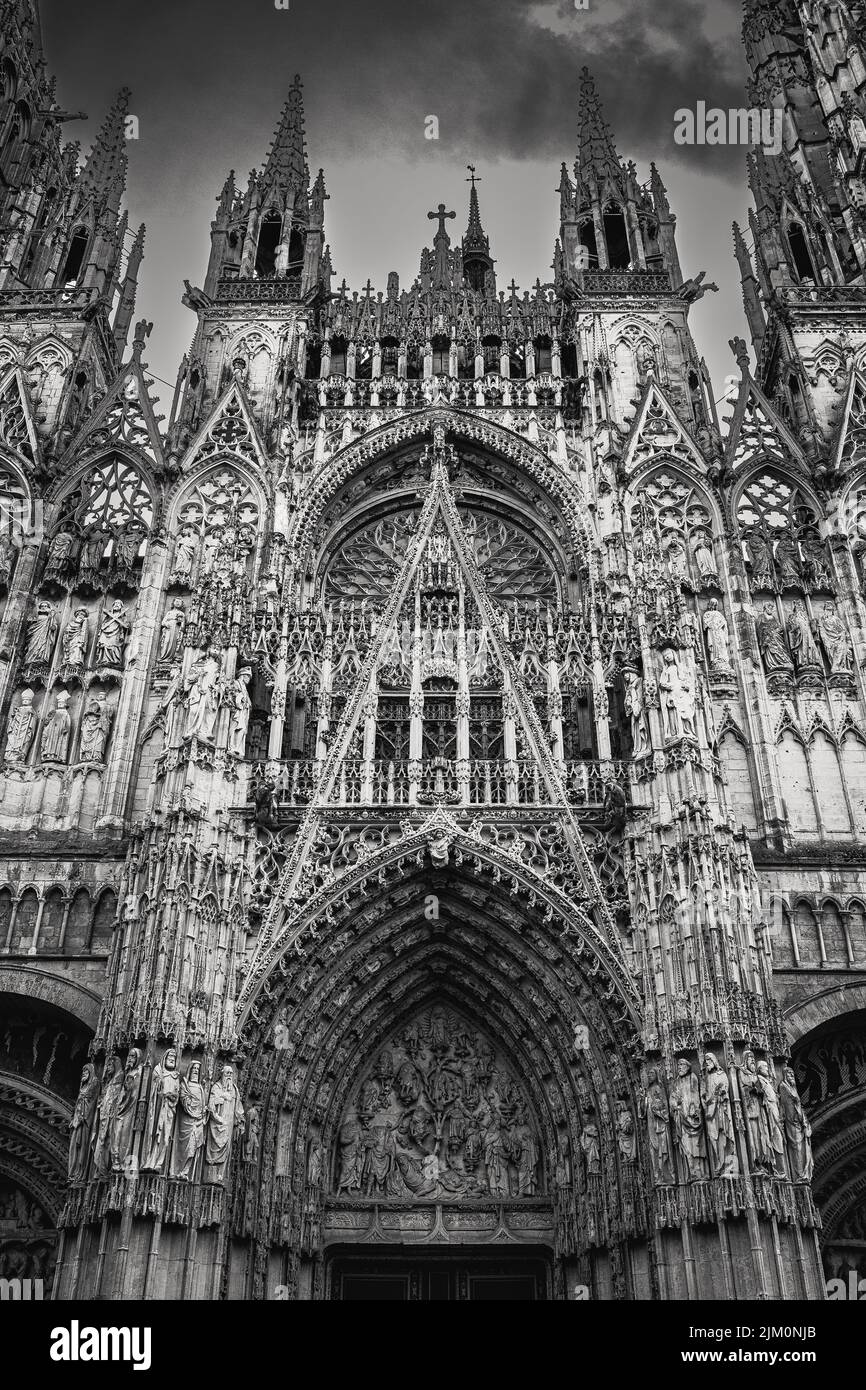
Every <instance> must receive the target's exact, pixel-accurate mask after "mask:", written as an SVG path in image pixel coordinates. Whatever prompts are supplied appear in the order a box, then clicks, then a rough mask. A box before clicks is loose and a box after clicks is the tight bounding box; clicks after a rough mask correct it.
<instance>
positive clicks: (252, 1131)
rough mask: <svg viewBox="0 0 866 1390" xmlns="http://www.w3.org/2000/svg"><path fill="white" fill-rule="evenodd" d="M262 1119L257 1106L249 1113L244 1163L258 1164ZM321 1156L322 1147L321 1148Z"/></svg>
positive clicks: (251, 1108) (252, 1107) (251, 1107)
mask: <svg viewBox="0 0 866 1390" xmlns="http://www.w3.org/2000/svg"><path fill="white" fill-rule="evenodd" d="M260 1135H261V1118H260V1116H259V1109H258V1106H257V1105H252V1106H250V1108H249V1110H248V1111H247V1132H246V1135H245V1136H244V1163H258V1161H259V1152H260V1149H261V1138H260ZM319 1153H320V1155H321V1146H320V1148H319Z"/></svg>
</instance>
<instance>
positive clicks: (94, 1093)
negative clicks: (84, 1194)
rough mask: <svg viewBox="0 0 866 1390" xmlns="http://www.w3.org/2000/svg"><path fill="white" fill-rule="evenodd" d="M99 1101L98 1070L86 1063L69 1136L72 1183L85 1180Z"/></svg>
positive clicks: (68, 1171)
mask: <svg viewBox="0 0 866 1390" xmlns="http://www.w3.org/2000/svg"><path fill="white" fill-rule="evenodd" d="M98 1099H99V1082H98V1080H97V1077H96V1070H95V1068H94V1066H93V1063H92V1062H85V1064H84V1066H83V1067H82V1070H81V1083H80V1085H79V1088H78V1097H77V1099H76V1101H75V1109H74V1110H73V1112H72V1123H71V1125H70V1135H69V1165H68V1170H67V1174H68V1177H69V1181H70V1182H74V1181H75V1180H76V1179H77V1178H83V1177H84V1173H85V1170H86V1168H87V1149H88V1144H89V1141H90V1130H91V1126H92V1124H93V1117H94V1115H95V1114H96V1103H97V1101H98Z"/></svg>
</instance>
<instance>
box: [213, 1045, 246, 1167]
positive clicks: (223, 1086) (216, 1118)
mask: <svg viewBox="0 0 866 1390" xmlns="http://www.w3.org/2000/svg"><path fill="white" fill-rule="evenodd" d="M234 1077H235V1073H234V1068H233V1067H230V1066H224V1067H223V1068H222V1070H221V1071H220V1079H219V1081H215V1082H214V1084H213V1085H212V1086H211V1091H210V1096H209V1097H208V1103H207V1140H206V1143H205V1155H204V1159H205V1162H204V1180H205V1182H222V1181H223V1179H224V1177H225V1174H226V1167H227V1165H228V1161H229V1157H230V1155H231V1148H232V1139H233V1137H234V1135H235V1131H236V1129H237V1132H238V1133H243V1123H244V1108H243V1105H242V1104H241V1095H240V1091H239V1090H238V1088H237V1085H236V1084H235V1079H234Z"/></svg>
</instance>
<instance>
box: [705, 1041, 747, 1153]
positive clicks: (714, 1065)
mask: <svg viewBox="0 0 866 1390" xmlns="http://www.w3.org/2000/svg"><path fill="white" fill-rule="evenodd" d="M704 1072H705V1077H704V1086H703V1091H702V1095H701V1099H702V1100H703V1105H704V1114H705V1115H706V1117H707V1137H708V1139H709V1141H710V1165H711V1167H712V1171H713V1177H714V1178H735V1177H737V1176H738V1175H739V1172H740V1161H739V1159H738V1158H737V1147H736V1140H735V1137H734V1121H733V1117H732V1115H731V1096H730V1086H729V1084H728V1078H727V1076H726V1075H725V1073H724V1071H723V1070H722V1068H721V1067H720V1066H719V1063H718V1061H717V1059H716V1056H715V1054H714V1053H712V1052H708V1053H707V1055H706V1057H705V1058H704Z"/></svg>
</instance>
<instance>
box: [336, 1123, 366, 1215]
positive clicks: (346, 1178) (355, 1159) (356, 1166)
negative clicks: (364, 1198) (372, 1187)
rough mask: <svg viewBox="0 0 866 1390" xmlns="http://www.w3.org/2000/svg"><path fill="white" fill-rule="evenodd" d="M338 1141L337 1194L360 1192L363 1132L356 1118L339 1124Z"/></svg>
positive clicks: (362, 1169) (362, 1164)
mask: <svg viewBox="0 0 866 1390" xmlns="http://www.w3.org/2000/svg"><path fill="white" fill-rule="evenodd" d="M339 1143H340V1156H339V1171H338V1173H337V1195H338V1196H339V1194H340V1193H341V1192H360V1190H361V1175H362V1173H363V1171H364V1133H363V1130H362V1128H361V1126H360V1124H359V1123H358V1121H357V1120H349V1121H347V1122H346V1124H344V1125H342V1126H341V1128H340V1139H339Z"/></svg>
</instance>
